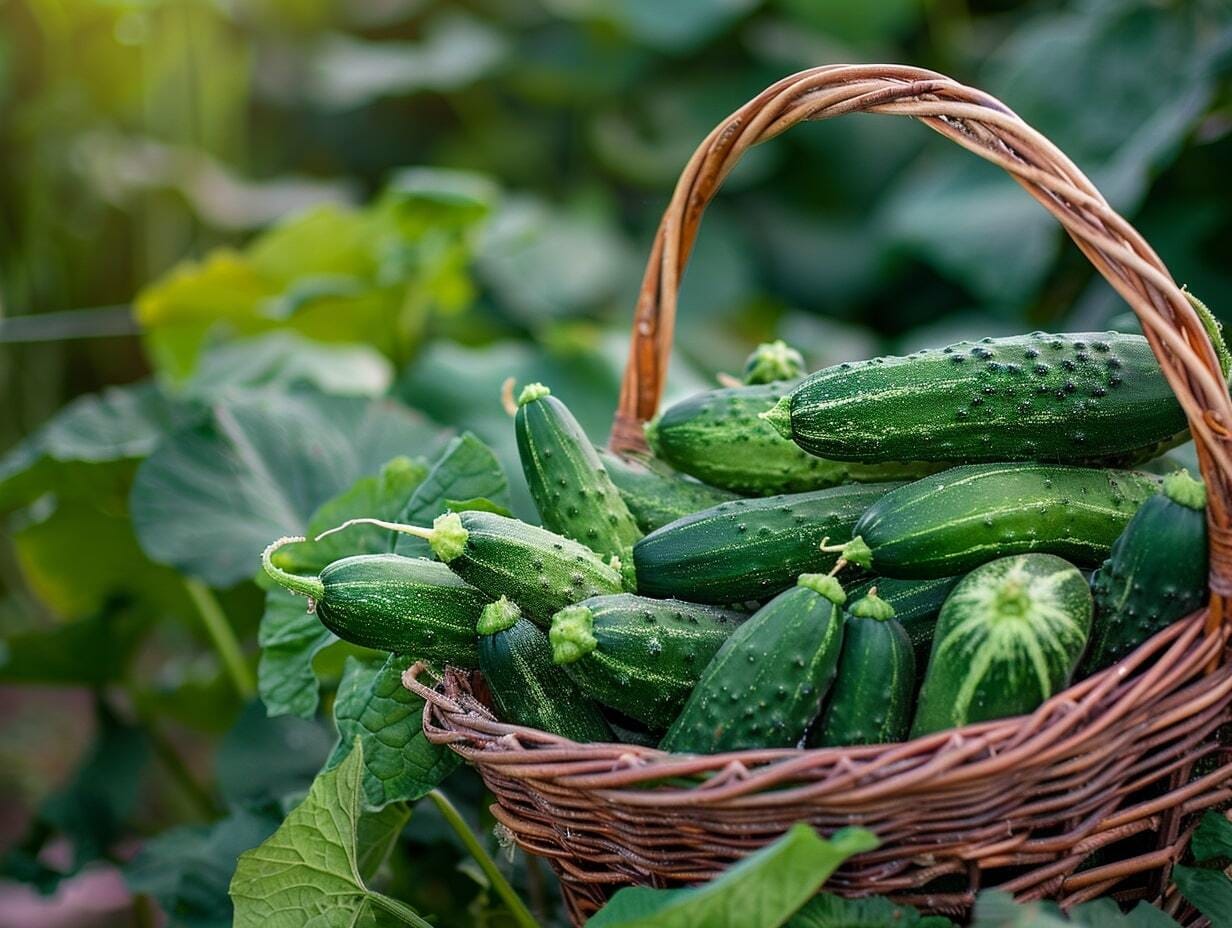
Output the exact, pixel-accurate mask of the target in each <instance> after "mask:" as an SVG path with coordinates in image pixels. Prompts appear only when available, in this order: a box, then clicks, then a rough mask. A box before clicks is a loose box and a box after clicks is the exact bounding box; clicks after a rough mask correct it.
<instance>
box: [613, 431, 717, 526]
mask: <svg viewBox="0 0 1232 928" xmlns="http://www.w3.org/2000/svg"><path fill="white" fill-rule="evenodd" d="M599 459H600V460H601V461H602V462H603V466H604V468H605V469H606V470H607V473H608V476H609V477H611V478H612V483H614V484H616V489H618V490H619V491H620V495H621V496H622V497H623V498H624V501H625V505H626V506H628V507H629V512H631V513H632V514H633V518H634V519H635V520H636V521H637V524H638V527H639V528H640V529H641V530H642V531H644V532H653V531H654V530H655V529H657V528H662V527H663V526H664V525H667V523H669V522H675V521H676V520H677V519H679V518H681V517H682V516H687V515H690V514H692V513H694V512H697V511H698V510H699V509H709V508H710V507H711V506H717V505H718V504H719V503H725V502H727V501H728V500H733V499H737V496H736V494H735V493H732V492H730V491H728V490H720V489H719V488H718V487H712V486H709V485H708V484H705V483H702V482H700V481H698V480H694V479H693V478H692V477H686V476H685V475H683V474H677V473H675V472H674V471H672V470H671V469H670V468H669V467H668V466H667V465H666V464H663V463H661V462H659V461H656V460H654V459H653V458H650V457H646V458H640V457H632V456H624V455H619V454H613V453H612V452H610V451H600V452H599Z"/></svg>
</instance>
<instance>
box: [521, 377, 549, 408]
mask: <svg viewBox="0 0 1232 928" xmlns="http://www.w3.org/2000/svg"><path fill="white" fill-rule="evenodd" d="M551 395H552V391H551V390H549V389H548V388H547V387H545V386H544V385H543V384H541V383H528V384H527V385H526V386H524V387H523V388H522V392H521V394H520V395H519V396H518V405H519V406H525V405H526V404H527V403H533V402H534V401H535V400H541V399H543V398H544V397H545V396H551Z"/></svg>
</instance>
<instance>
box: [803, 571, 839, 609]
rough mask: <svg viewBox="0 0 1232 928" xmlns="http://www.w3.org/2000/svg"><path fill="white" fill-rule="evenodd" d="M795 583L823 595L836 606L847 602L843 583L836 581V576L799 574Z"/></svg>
mask: <svg viewBox="0 0 1232 928" xmlns="http://www.w3.org/2000/svg"><path fill="white" fill-rule="evenodd" d="M796 585H797V586H802V587H804V588H805V589H809V590H812V591H813V592H814V593H818V594H820V595H821V596H824V597H825V598H826V599H828V600H830V602H832V603H834V604H835V605H836V606H841V605H842V604H843V603H845V602H847V594H846V593H845V592H844V591H843V585H842V584H841V583H839V582H838V578H837V577H830V576H827V575H826V574H801V575H800V576H799V577H798V578H797V579H796Z"/></svg>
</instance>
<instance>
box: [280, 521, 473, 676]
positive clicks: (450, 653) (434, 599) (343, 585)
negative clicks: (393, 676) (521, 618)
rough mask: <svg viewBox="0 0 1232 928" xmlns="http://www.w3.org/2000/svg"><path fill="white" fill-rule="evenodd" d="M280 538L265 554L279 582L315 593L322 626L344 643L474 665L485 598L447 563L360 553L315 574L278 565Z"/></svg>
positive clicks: (311, 597)
mask: <svg viewBox="0 0 1232 928" xmlns="http://www.w3.org/2000/svg"><path fill="white" fill-rule="evenodd" d="M303 540H304V539H302V538H280V539H279V540H278V541H276V542H274V543H273V544H272V545H270V546H269V547H268V548H266V549H265V553H264V554H263V555H262V563H263V564H264V566H265V572H266V573H267V574H268V575H269V576H270V577H271V578H272V579H273V580H275V581H276V582H277V583H279V584H281V585H282V586H284V587H286V588H287V589H289V590H291V591H292V592H295V593H301V594H303V595H305V596H307V597H309V602H310V608H312V609H314V610H315V611H316V616H317V618H318V619H320V620H321V624H322V625H324V626H325V627H326V628H328V629H329V630H330V631H331V632H333V633H334V634H335V635H337V636H338V637H339V638H341V639H342V640H343V641H349V642H351V643H352V644H357V645H360V646H362V647H365V648H375V649H376V650H378V651H393V652H395V653H397V654H410V655H412V656H414V657H417V658H424V659H427V660H436V661H444V662H446V663H449V664H456V665H457V666H459V667H476V666H478V664H479V652H478V650H477V649H476V646H475V621H476V619H478V618H479V614H480V611H481V610H482V609H483V604H484V602H485V601H486V597H485V596H484V595H483V594H482V593H480V592H479V590H477V589H475V588H474V587H473V586H471V585H470V584H469V583H467V582H466V581H464V580H462V579H461V578H460V577H458V576H457V575H456V574H455V573H454V572H453V571H451V570H450V569H449V568H448V567H446V566H445V565H444V564H441V563H439V562H438V561H429V560H428V559H427V558H421V557H403V556H401V555H399V554H357V555H355V556H353V557H344V558H342V559H341V560H337V561H334V562H333V563H331V564H329V565H327V566H326V567H325V568H324V569H323V570H322V571H321V573H320V576H317V577H305V576H298V575H296V574H290V573H287V572H286V571H285V570H283V569H282V568H281V567H278V566H277V565H276V564H275V563H274V560H275V553H276V552H277V550H278V548H280V547H281V546H282V545H285V544H289V543H291V542H297V541H303Z"/></svg>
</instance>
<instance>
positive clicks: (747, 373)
mask: <svg viewBox="0 0 1232 928" xmlns="http://www.w3.org/2000/svg"><path fill="white" fill-rule="evenodd" d="M804 374H805V367H804V355H802V354H800V352H799V351H797V350H796V349H795V348H792V347H791V346H790V345H789V344H787V342H785V341H783V340H782V339H781V338H779V339H776V340H774V341H772V342H762V343H761V344H760V345H758V346H757V347H756V348H754V349H753V351H752V353H750V354H749V356H748V357H747V358H746V359H745V361H744V378H743V379H744V382H745V383H746V384H749V385H753V384H762V383H774V382H775V381H776V380H798V379H799V378H801V377H803V376H804Z"/></svg>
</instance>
